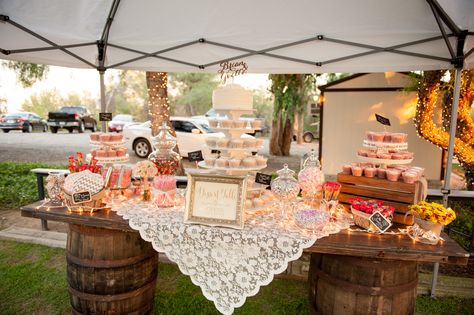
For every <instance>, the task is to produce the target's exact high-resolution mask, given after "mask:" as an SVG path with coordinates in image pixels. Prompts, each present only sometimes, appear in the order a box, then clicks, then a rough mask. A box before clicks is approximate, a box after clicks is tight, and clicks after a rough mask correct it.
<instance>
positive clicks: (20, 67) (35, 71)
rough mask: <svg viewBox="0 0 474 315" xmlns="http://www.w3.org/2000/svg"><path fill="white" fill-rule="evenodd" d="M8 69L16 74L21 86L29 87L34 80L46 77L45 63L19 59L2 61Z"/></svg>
mask: <svg viewBox="0 0 474 315" xmlns="http://www.w3.org/2000/svg"><path fill="white" fill-rule="evenodd" d="M3 65H4V66H6V67H7V68H9V69H12V70H14V71H15V72H16V74H17V80H18V82H20V83H21V85H22V86H23V87H25V88H26V87H31V86H32V85H33V84H34V83H35V82H36V81H39V80H43V79H44V78H46V75H47V73H48V70H49V68H48V66H47V65H38V64H33V63H26V62H20V61H7V62H4V63H3Z"/></svg>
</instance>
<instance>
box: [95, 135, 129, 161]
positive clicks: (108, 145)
mask: <svg viewBox="0 0 474 315" xmlns="http://www.w3.org/2000/svg"><path fill="white" fill-rule="evenodd" d="M90 145H91V147H92V148H93V149H96V150H106V151H109V150H112V149H118V148H123V147H124V145H125V141H124V140H123V139H122V140H120V141H94V140H91V141H90ZM95 158H96V160H97V163H98V164H100V165H104V166H111V165H113V164H115V163H126V162H128V160H129V155H128V153H126V154H125V155H123V156H111V157H102V156H97V155H96V156H95Z"/></svg>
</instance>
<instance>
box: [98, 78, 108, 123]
mask: <svg viewBox="0 0 474 315" xmlns="http://www.w3.org/2000/svg"><path fill="white" fill-rule="evenodd" d="M104 74H105V71H99V75H100V112H101V113H105V112H106V111H107V108H106V107H107V105H106V102H105V83H104ZM101 129H102V132H107V122H106V121H103V122H102V125H101Z"/></svg>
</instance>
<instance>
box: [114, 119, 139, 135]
mask: <svg viewBox="0 0 474 315" xmlns="http://www.w3.org/2000/svg"><path fill="white" fill-rule="evenodd" d="M136 122H137V120H136V119H135V118H134V117H133V116H132V115H116V116H115V117H114V118H113V119H112V120H111V121H109V131H110V132H114V131H116V132H121V131H122V130H123V128H124V127H125V126H128V125H130V124H133V123H136Z"/></svg>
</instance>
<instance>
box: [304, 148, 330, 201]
mask: <svg viewBox="0 0 474 315" xmlns="http://www.w3.org/2000/svg"><path fill="white" fill-rule="evenodd" d="M323 184H324V173H323V171H322V170H321V164H320V163H319V160H318V158H317V157H316V152H315V151H314V150H311V152H310V154H309V157H308V158H307V159H306V160H305V161H304V162H303V169H302V170H301V171H300V172H299V173H298V185H299V188H301V196H302V197H303V201H304V203H306V204H308V205H310V206H311V207H315V208H319V207H320V204H321V200H322V199H323Z"/></svg>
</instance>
